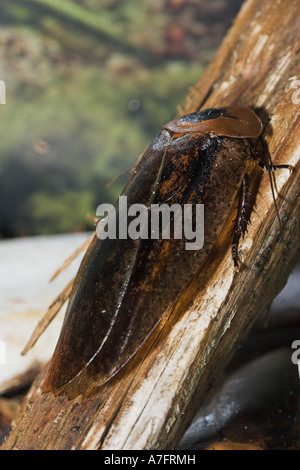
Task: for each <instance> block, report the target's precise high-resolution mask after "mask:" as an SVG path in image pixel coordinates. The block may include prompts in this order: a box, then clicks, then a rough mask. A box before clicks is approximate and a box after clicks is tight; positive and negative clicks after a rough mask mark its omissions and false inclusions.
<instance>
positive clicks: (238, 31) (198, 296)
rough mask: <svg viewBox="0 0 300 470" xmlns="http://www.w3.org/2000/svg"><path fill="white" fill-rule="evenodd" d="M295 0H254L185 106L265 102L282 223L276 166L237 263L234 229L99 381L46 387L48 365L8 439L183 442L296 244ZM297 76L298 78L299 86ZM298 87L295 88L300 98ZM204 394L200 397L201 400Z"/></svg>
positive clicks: (130, 444) (132, 445)
mask: <svg viewBox="0 0 300 470" xmlns="http://www.w3.org/2000/svg"><path fill="white" fill-rule="evenodd" d="M299 26H300V18H299V2H298V0H282V1H277V2H270V1H268V0H248V1H246V2H245V3H244V5H243V7H242V10H241V11H240V13H239V15H238V17H237V18H236V21H235V22H234V24H233V27H232V28H231V30H230V31H229V33H228V35H227V37H226V39H225V40H224V42H223V44H222V46H221V48H220V50H219V52H218V53H217V55H216V57H215V59H214V61H213V62H212V64H211V65H210V66H209V68H208V69H207V71H206V73H205V74H204V76H203V77H202V79H201V80H200V81H199V83H197V84H196V85H195V87H194V88H193V89H192V90H191V93H190V95H189V98H188V100H187V103H186V104H185V106H184V108H183V109H182V110H181V112H182V113H187V112H193V111H197V110H199V109H201V108H207V107H216V106H227V105H232V104H239V105H248V106H251V107H253V108H254V109H256V110H257V113H258V115H259V116H260V118H261V119H262V121H263V123H264V125H265V126H266V129H265V131H264V138H265V140H266V142H267V144H268V148H269V151H270V154H271V156H272V161H273V163H274V164H286V163H288V164H291V165H293V166H294V167H295V170H294V172H293V173H292V174H290V173H289V172H288V171H285V170H282V171H278V172H276V193H277V194H278V193H279V196H277V203H278V206H279V212H280V216H281V220H282V225H283V228H282V230H281V231H280V230H279V224H278V220H277V218H276V213H275V207H274V202H273V200H272V194H271V191H270V184H269V180H268V175H267V174H263V173H262V172H255V174H254V175H253V177H254V179H255V181H257V183H259V194H258V196H257V198H256V205H255V213H254V214H253V216H252V219H251V222H252V223H251V226H249V230H248V233H247V234H246V236H245V239H244V241H243V242H242V243H241V247H240V256H241V258H242V260H243V265H242V268H241V270H240V272H239V273H234V271H233V267H232V260H231V251H230V242H229V239H230V237H229V236H228V230H227V231H226V230H224V234H223V236H222V237H221V239H220V243H218V245H217V246H216V247H215V250H214V252H213V254H212V256H211V257H210V259H209V260H208V262H207V266H206V269H205V270H203V271H202V272H200V273H198V275H197V276H196V277H195V278H194V279H193V281H192V282H191V283H190V284H189V286H188V287H187V288H186V290H185V291H184V292H183V294H182V295H181V297H180V299H179V302H178V303H177V304H176V307H175V308H174V309H173V310H172V312H170V313H169V314H168V315H167V317H166V318H165V319H164V321H163V323H162V325H161V327H160V330H159V331H157V332H156V333H155V335H153V336H152V337H151V338H150V339H149V341H147V343H146V344H145V345H144V347H143V350H142V351H141V354H139V355H138V356H137V357H136V358H135V359H134V360H133V361H132V362H131V363H130V364H129V367H127V368H126V369H124V371H123V372H122V373H120V374H119V375H117V377H116V378H115V379H113V380H111V381H109V382H108V383H107V384H106V385H105V386H103V387H102V388H101V389H100V390H99V391H98V392H97V393H95V394H94V395H92V396H90V397H88V398H82V397H78V398H75V399H73V400H68V399H67V398H66V397H55V396H53V395H52V394H50V393H49V394H45V393H43V392H42V389H41V384H42V381H43V378H44V375H45V372H46V371H45V370H43V371H42V372H41V373H40V375H39V376H38V377H37V379H36V380H35V382H34V384H33V386H32V388H31V389H30V392H29V394H28V396H27V399H26V402H25V403H24V405H23V408H22V410H21V412H20V413H19V416H18V418H17V420H16V422H15V425H14V428H13V430H12V432H11V434H10V436H9V438H8V439H7V441H6V443H5V444H4V447H3V448H4V449H106V450H112V449H113V450H115V449H170V448H176V446H177V444H178V442H179V441H180V439H181V437H182V435H183V434H184V432H185V430H186V428H187V426H188V425H189V424H190V422H191V420H192V418H193V416H194V414H195V412H196V411H197V410H196V406H197V407H198V406H199V402H201V401H203V400H204V399H205V397H206V394H207V392H208V390H209V389H210V388H211V386H212V384H214V383H215V382H216V381H217V380H218V378H219V377H220V375H221V374H222V371H223V370H224V368H225V367H226V365H227V363H228V361H229V359H230V358H231V356H232V354H233V353H234V351H235V350H236V349H237V347H238V345H239V343H240V341H241V339H242V338H244V337H245V335H246V334H247V332H248V331H249V329H250V327H251V325H252V324H253V323H254V321H255V320H256V319H257V318H258V316H259V315H260V314H261V313H262V312H263V311H264V309H265V308H266V307H267V306H268V305H269V304H270V302H271V301H272V299H273V298H274V297H275V296H276V295H277V294H278V292H279V291H280V290H281V289H282V288H283V286H284V285H285V283H286V280H287V277H288V275H289V274H290V272H291V270H292V268H293V266H294V263H295V262H296V260H297V254H298V252H299V213H300V211H299V171H300V163H299V159H300V143H299V135H300V119H299V117H300V103H298V100H299V99H300V96H299V95H300V93H298V96H297V93H296V92H297V80H299V79H300V70H299V63H300V38H299V34H298V31H299ZM299 88H300V87H299V85H298V90H299ZM297 98H298V99H297ZM195 397H197V400H195Z"/></svg>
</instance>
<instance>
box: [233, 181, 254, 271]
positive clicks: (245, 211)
mask: <svg viewBox="0 0 300 470" xmlns="http://www.w3.org/2000/svg"><path fill="white" fill-rule="evenodd" d="M250 195H251V193H250V191H249V176H248V174H247V173H246V174H245V176H244V179H243V181H242V187H241V191H240V196H239V206H238V213H237V217H236V222H235V227H234V231H233V239H232V246H231V253H232V259H233V263H234V270H235V271H238V270H239V259H238V246H239V241H240V238H241V236H242V237H244V235H245V232H246V231H247V226H248V224H249V222H250V212H251V204H250V202H249V196H250Z"/></svg>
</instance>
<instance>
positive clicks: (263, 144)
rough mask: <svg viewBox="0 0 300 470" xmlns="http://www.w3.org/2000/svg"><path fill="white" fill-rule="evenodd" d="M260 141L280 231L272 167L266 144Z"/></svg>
mask: <svg viewBox="0 0 300 470" xmlns="http://www.w3.org/2000/svg"><path fill="white" fill-rule="evenodd" d="M260 141H261V143H262V146H263V150H264V155H265V162H266V168H267V171H268V174H269V180H270V186H271V192H272V197H273V201H274V206H275V211H276V215H277V218H278V222H279V226H280V230H281V231H282V229H283V227H282V223H281V219H280V215H279V210H278V205H277V202H276V197H275V190H274V183H273V179H272V167H271V165H270V162H269V155H268V151H267V148H266V143H265V141H264V140H263V139H262V138H261V139H260Z"/></svg>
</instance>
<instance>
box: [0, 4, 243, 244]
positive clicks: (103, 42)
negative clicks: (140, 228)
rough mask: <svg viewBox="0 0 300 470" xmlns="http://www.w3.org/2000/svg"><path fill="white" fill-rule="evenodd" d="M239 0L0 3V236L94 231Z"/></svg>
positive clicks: (181, 97)
mask: <svg viewBox="0 0 300 470" xmlns="http://www.w3.org/2000/svg"><path fill="white" fill-rule="evenodd" d="M242 3H243V0H128V1H126V0H100V1H99V0H76V1H75V0H1V4H0V23H1V34H0V79H1V80H4V81H5V82H6V87H7V95H6V103H7V104H6V105H1V106H0V236H1V237H16V236H26V235H37V234H51V233H60V232H72V231H81V230H89V229H92V228H93V223H92V222H91V221H90V220H89V219H88V218H87V214H88V213H91V214H95V211H96V208H97V206H98V205H99V204H101V203H103V202H111V203H114V202H115V200H116V198H117V197H118V194H119V192H120V190H121V189H122V186H123V184H124V178H123V180H122V179H120V180H119V181H118V182H117V183H115V184H114V185H113V186H111V187H109V188H107V187H106V183H108V182H109V181H110V180H111V179H112V178H114V177H115V176H116V175H117V174H118V173H120V172H121V171H122V170H124V169H126V168H128V167H129V166H131V165H133V164H134V162H135V161H136V159H137V157H138V156H139V155H140V154H141V153H142V152H143V151H144V150H145V148H146V147H147V145H148V144H149V143H150V142H151V140H152V139H153V137H154V136H155V134H156V133H157V132H158V130H159V129H160V127H161V125H162V124H163V123H164V122H166V121H168V120H170V119H172V118H173V117H174V116H175V115H176V112H177V110H176V106H177V105H178V104H182V103H183V102H184V100H185V97H186V96H187V94H188V91H189V87H190V86H192V85H193V84H194V83H195V82H196V81H198V79H199V78H200V76H201V74H202V72H203V70H204V68H205V66H206V65H207V63H208V62H209V61H210V60H211V58H212V57H213V56H214V54H215V51H216V49H217V48H218V47H219V45H220V42H221V40H222V38H223V37H224V35H225V33H226V30H227V29H228V28H229V27H230V25H231V22H232V20H233V19H234V17H235V16H236V14H237V12H238V10H239V8H240V6H241V4H242Z"/></svg>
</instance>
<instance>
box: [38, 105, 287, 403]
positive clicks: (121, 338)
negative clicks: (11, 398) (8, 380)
mask: <svg viewBox="0 0 300 470" xmlns="http://www.w3.org/2000/svg"><path fill="white" fill-rule="evenodd" d="M262 130H263V125H262V122H261V121H260V119H259V118H258V116H257V115H256V114H255V112H254V111H252V110H251V109H250V108H249V107H244V106H229V107H220V108H213V109H206V110H202V111H199V112H195V113H191V114H187V115H185V116H182V117H180V118H178V119H175V120H173V121H171V122H169V123H167V124H166V125H164V126H163V128H162V130H161V132H160V133H159V134H158V135H157V136H156V138H155V139H154V141H153V142H152V143H151V145H150V146H149V147H148V149H147V150H146V151H145V153H144V154H143V156H142V157H141V158H140V160H139V161H138V164H137V166H136V168H135V171H134V172H133V173H132V176H131V178H130V179H129V181H128V183H127V185H126V186H125V189H124V191H123V193H122V194H123V195H126V196H127V202H128V205H131V204H136V203H138V204H144V205H146V206H147V207H150V205H151V204H162V203H164V202H165V201H172V203H177V204H180V205H183V204H200V203H201V204H204V210H205V216H204V225H205V243H204V247H203V249H201V250H198V251H197V252H193V251H187V250H185V248H184V240H183V239H182V240H180V239H175V238H174V237H170V239H162V238H158V239H141V238H140V239H131V238H127V239H119V238H118V237H116V238H115V239H110V238H106V239H104V240H100V239H99V238H97V237H95V238H94V240H93V242H92V243H91V245H90V247H89V249H88V251H87V253H86V255H85V257H84V259H83V261H82V264H81V266H80V268H79V271H78V274H77V277H76V279H75V282H74V287H73V291H72V294H71V297H70V300H69V305H68V308H67V312H66V315H65V319H64V322H63V326H62V330H61V334H60V337H59V340H58V343H57V346H56V349H55V352H54V355H53V358H52V360H51V362H50V366H49V369H48V372H47V374H46V378H45V381H44V384H43V390H44V392H54V393H55V394H60V393H67V394H68V395H69V396H76V395H78V394H80V393H85V391H86V390H87V389H88V388H90V387H91V384H96V385H97V386H99V387H100V386H101V385H103V384H104V383H106V382H107V381H109V380H110V379H111V378H112V377H115V376H116V374H117V373H118V372H119V371H120V370H121V369H122V368H123V367H124V366H125V364H127V363H128V362H129V361H130V360H131V359H132V358H133V356H135V355H136V353H137V352H138V351H139V350H140V348H141V346H142V345H143V344H144V342H145V341H146V339H147V338H149V336H150V334H151V333H152V332H153V331H154V330H155V329H156V327H157V326H158V324H159V323H160V321H161V320H162V318H163V317H164V314H165V312H166V311H167V310H168V309H169V308H170V306H172V305H173V304H174V303H175V301H176V300H177V298H178V296H179V295H180V293H181V292H182V290H183V289H184V287H185V286H186V285H187V283H188V282H189V281H190V280H191V279H192V278H193V276H194V275H195V274H196V273H197V272H198V270H199V269H201V266H202V265H203V263H204V262H205V261H206V260H207V257H208V256H209V254H210V252H211V251H212V248H213V247H214V245H215V243H216V242H217V241H218V239H219V237H220V234H221V232H222V230H223V229H224V227H225V226H226V224H228V223H229V220H230V217H232V215H231V214H232V210H233V208H234V206H235V205H236V201H237V200H238V201H239V207H238V214H237V218H236V224H235V227H234V234H233V241H232V258H233V263H234V267H235V269H236V270H237V269H238V243H239V239H240V237H241V236H243V235H244V233H245V231H246V229H247V224H248V222H249V216H250V209H249V207H250V206H249V187H248V186H249V176H248V174H249V171H250V170H251V169H252V167H253V166H254V165H257V164H259V165H260V166H262V167H267V169H268V171H269V173H270V171H271V170H275V169H277V168H282V167H287V166H286V165H279V166H276V167H275V166H270V164H269V163H268V161H264V157H263V155H262V153H260V152H258V151H257V150H255V148H254V147H253V146H252V145H250V141H249V139H257V138H258V137H260V136H261V133H262ZM266 160H268V159H266ZM271 184H272V181H271ZM272 191H273V187H272ZM273 194H274V191H273ZM118 210H119V209H118V205H116V213H117V217H119V212H118ZM276 210H277V206H276Z"/></svg>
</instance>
